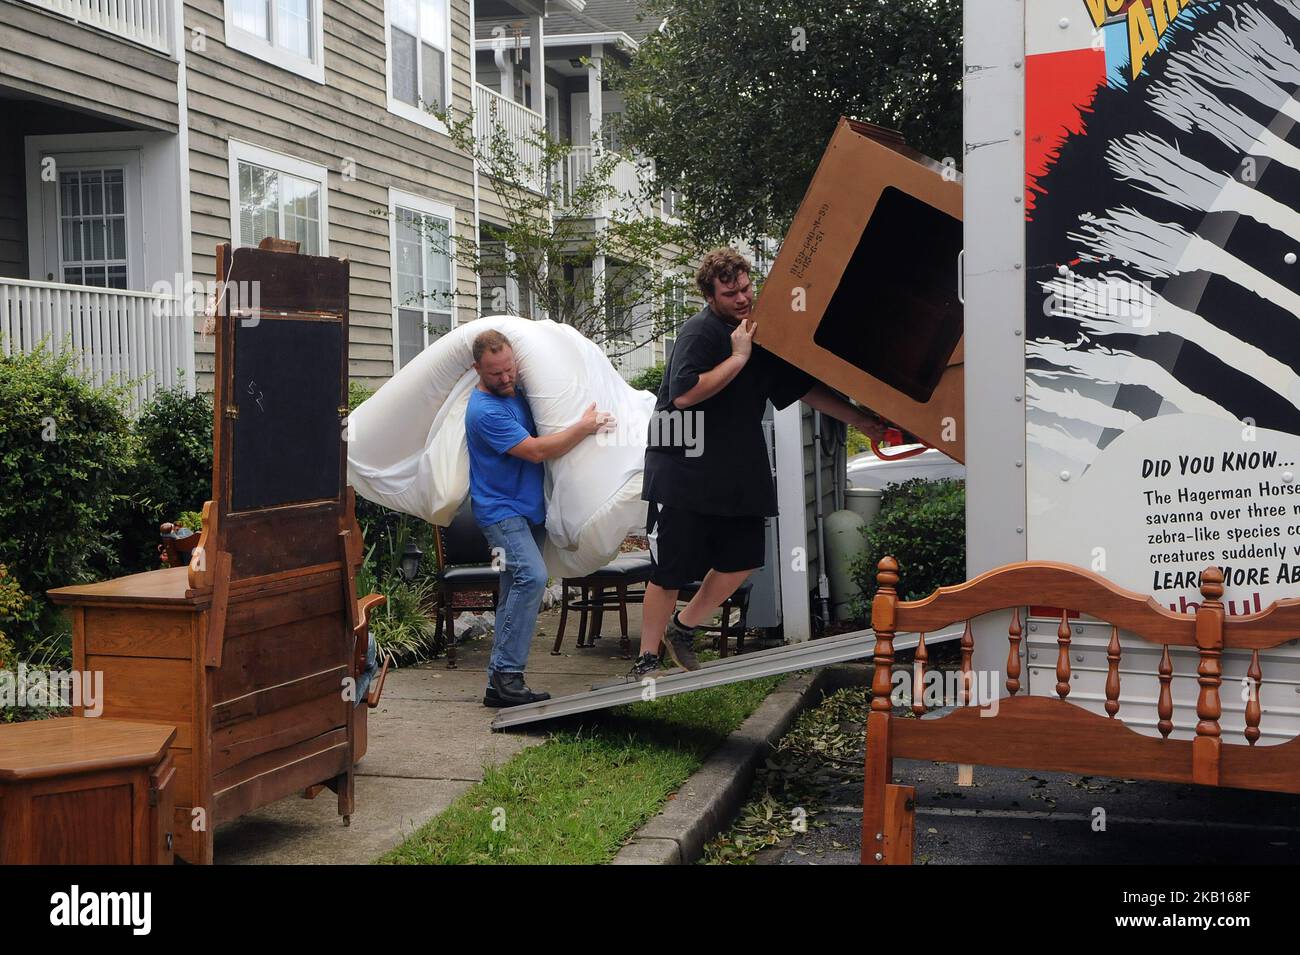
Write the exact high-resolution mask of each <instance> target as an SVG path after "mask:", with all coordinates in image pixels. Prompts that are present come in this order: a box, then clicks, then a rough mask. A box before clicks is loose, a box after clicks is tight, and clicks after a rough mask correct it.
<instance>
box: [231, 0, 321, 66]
mask: <svg viewBox="0 0 1300 955" xmlns="http://www.w3.org/2000/svg"><path fill="white" fill-rule="evenodd" d="M275 2H276V0H272V4H271V18H270V20H271V22H270V24H269V28H270V33H271V36H272V37H274V36H275V21H276V16H275ZM308 2H309V3H310V4H311V22H312V25H311V45H312V51H311V57H310V58H308V57H303V56H299V55H298V54H297V53H294V52H293V51H292V50H286V49H285V48H284V47H280V46H276V45H275V44H274V43H272V42H270V41H268V40H264V39H263V38H262V37H260V36H258V35H257V34H256V33H249V32H248V31H247V30H241V29H240V28H239V27H237V26H235V18H234V15H233V7H234V2H233V0H224V2H223V4H222V20H223V21H224V23H225V28H226V46H228V47H230V49H232V50H238V51H239V52H240V53H247V54H248V55H249V56H255V57H257V58H258V59H259V60H265V61H266V62H267V63H270V64H272V65H274V66H278V67H280V68H281V69H284V70H288V71H289V72H290V73H297V74H298V75H299V76H304V77H306V78H307V79H309V80H311V81H312V82H313V83H324V82H325V0H308Z"/></svg>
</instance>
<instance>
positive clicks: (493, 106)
mask: <svg viewBox="0 0 1300 955" xmlns="http://www.w3.org/2000/svg"><path fill="white" fill-rule="evenodd" d="M494 127H499V128H501V129H503V130H504V131H505V134H506V136H507V137H509V139H510V143H511V145H512V146H513V147H514V151H515V155H516V156H517V157H518V159H519V162H520V164H521V165H522V166H523V168H524V169H525V170H526V171H527V172H528V173H529V175H528V186H529V188H531V189H532V190H533V191H534V192H544V191H545V190H546V174H545V173H546V171H545V170H544V169H543V168H542V150H541V147H540V146H538V145H537V143H536V142H535V141H534V140H533V137H535V136H536V135H537V132H538V131H539V130H540V129H541V128H542V117H541V114H539V113H536V112H534V111H533V110H531V109H529V108H528V107H527V106H522V105H520V104H519V103H516V102H515V101H514V100H512V99H508V98H506V97H505V96H502V95H501V94H500V93H498V92H496V91H495V90H492V89H489V88H488V87H486V86H484V85H483V84H482V83H478V84H475V86H474V138H475V139H476V140H478V144H479V148H480V149H484V150H487V149H490V148H491V143H492V131H493V128H494Z"/></svg>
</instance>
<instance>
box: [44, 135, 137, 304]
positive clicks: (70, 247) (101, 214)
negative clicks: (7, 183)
mask: <svg viewBox="0 0 1300 955" xmlns="http://www.w3.org/2000/svg"><path fill="white" fill-rule="evenodd" d="M33 158H34V160H35V161H34V163H32V164H31V166H30V167H29V169H28V177H29V179H28V182H29V187H28V197H29V212H30V213H31V221H30V222H29V223H28V235H29V242H30V247H31V263H30V266H29V270H30V275H31V277H32V278H33V279H35V280H38V281H50V282H63V283H66V284H69V285H92V286H97V287H100V288H121V289H129V288H140V287H142V286H141V285H140V283H142V282H143V281H144V280H145V276H144V261H143V260H144V243H143V206H142V201H141V190H140V153H139V150H134V149H125V150H104V151H95V152H75V153H69V152H41V153H39V154H38V155H36V156H34V157H33Z"/></svg>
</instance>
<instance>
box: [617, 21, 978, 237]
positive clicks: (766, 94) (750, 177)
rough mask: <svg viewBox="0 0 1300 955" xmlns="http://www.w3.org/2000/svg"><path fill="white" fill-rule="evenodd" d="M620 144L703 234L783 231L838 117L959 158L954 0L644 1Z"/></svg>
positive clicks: (624, 73)
mask: <svg viewBox="0 0 1300 955" xmlns="http://www.w3.org/2000/svg"><path fill="white" fill-rule="evenodd" d="M647 5H648V8H649V11H650V13H651V14H654V15H656V16H661V17H666V18H667V22H666V23H665V25H664V28H663V29H662V30H661V31H659V32H657V33H653V34H651V35H650V36H649V37H648V38H647V39H646V40H645V41H644V42H643V43H642V44H641V47H640V49H639V50H638V51H637V54H636V56H635V57H634V58H633V60H632V61H631V64H630V65H629V66H627V67H622V68H620V67H618V66H616V65H614V66H612V67H611V68H610V70H609V73H608V75H609V76H610V82H611V85H613V86H614V87H615V88H616V89H619V90H621V91H622V92H623V96H624V101H625V104H626V105H625V112H624V114H623V126H622V129H623V134H624V137H625V141H627V142H628V143H630V144H631V145H632V146H633V147H634V148H636V149H637V150H638V151H639V152H640V153H642V154H644V155H646V156H648V157H650V158H651V159H653V160H654V162H655V167H656V171H657V174H658V176H659V179H660V182H661V185H672V186H674V187H675V188H677V189H678V190H679V191H680V192H681V194H682V197H683V201H682V205H681V212H680V215H681V217H682V218H683V220H684V221H685V222H686V223H687V224H688V225H689V227H690V229H691V232H692V235H693V236H694V237H695V239H696V241H697V242H699V243H700V244H702V245H711V244H716V243H718V242H721V241H727V240H729V239H731V238H733V237H741V238H744V239H747V240H749V241H750V242H754V243H757V242H758V241H759V240H760V239H761V238H762V237H763V236H780V235H784V234H785V231H786V229H787V228H788V226H789V223H790V220H791V219H792V218H793V216H794V213H795V210H796V209H797V208H798V205H799V200H800V199H801V198H802V197H803V194H804V191H805V190H806V189H807V186H808V183H809V181H810V180H811V179H812V175H813V172H814V170H815V169H816V168H817V162H818V160H819V158H820V157H821V154H822V151H823V150H824V148H825V146H826V142H827V140H828V139H829V138H830V135H831V133H832V131H833V130H834V128H835V124H836V122H837V121H838V119H839V117H840V116H841V115H844V116H849V117H851V118H854V119H859V120H864V121H867V122H871V123H876V124H878V125H881V126H887V127H890V128H893V129H897V130H899V131H900V132H902V133H903V135H904V136H905V137H906V139H907V143H908V145H910V146H911V147H912V148H914V149H917V150H920V151H921V152H923V153H926V154H928V155H930V156H933V157H935V158H936V159H943V158H946V157H953V159H954V161H955V162H956V163H957V164H958V165H960V162H961V146H962V138H961V69H962V50H961V15H962V6H961V3H960V0H889V2H884V0H861V2H851V3H845V2H842V0H648V3H647Z"/></svg>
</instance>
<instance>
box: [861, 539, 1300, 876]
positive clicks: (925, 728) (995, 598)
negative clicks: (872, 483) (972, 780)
mask: <svg viewBox="0 0 1300 955" xmlns="http://www.w3.org/2000/svg"><path fill="white" fill-rule="evenodd" d="M876 579H877V581H878V583H879V585H880V586H879V590H878V592H877V594H876V596H875V598H874V600H873V601H872V622H873V623H874V625H875V630H876V637H877V643H876V649H875V656H874V662H875V674H874V677H873V682H872V700H871V712H870V714H869V716H868V717H867V754H866V777H865V781H864V785H863V799H862V808H863V815H862V861H863V863H864V864H870V865H879V864H908V863H910V862H911V860H912V833H913V825H914V812H915V799H916V793H915V790H914V788H913V787H911V786H906V785H895V784H894V783H893V760H894V758H895V757H898V758H911V759H925V760H935V761H938V762H951V763H959V764H975V765H986V766H1006V767H1014V768H1018V769H1030V770H1045V771H1049V772H1066V773H1080V774H1085V775H1098V776H1119V777H1125V778H1138V779H1149V780H1155V781H1160V782H1178V783H1198V784H1200V785H1205V786H1232V787H1235V788H1240V789H1257V790H1269V791H1276V792H1288V793H1300V737H1296V738H1293V739H1291V740H1288V741H1287V742H1285V743H1281V744H1279V745H1275V746H1263V747H1259V748H1254V747H1255V743H1256V742H1257V741H1258V740H1259V738H1260V721H1261V714H1262V710H1261V707H1260V703H1259V688H1260V685H1261V682H1262V680H1263V679H1264V675H1263V672H1262V668H1261V666H1260V651H1266V650H1269V649H1271V648H1273V647H1277V646H1279V645H1281V644H1283V643H1286V642H1287V641H1289V640H1292V639H1294V638H1295V635H1296V634H1297V633H1300V598H1291V599H1287V600H1282V601H1278V602H1276V603H1274V604H1272V605H1271V606H1269V607H1268V608H1267V609H1265V610H1264V611H1262V612H1261V613H1255V614H1250V615H1248V616H1242V617H1234V618H1232V619H1225V615H1224V607H1223V603H1222V601H1221V599H1220V598H1222V596H1223V574H1222V572H1221V571H1220V570H1219V569H1218V568H1215V567H1210V568H1207V569H1206V570H1205V571H1204V572H1203V573H1202V575H1201V581H1202V582H1201V595H1202V598H1203V599H1202V601H1201V604H1200V606H1199V607H1198V608H1197V609H1196V612H1195V613H1175V612H1173V611H1170V610H1168V609H1166V608H1164V607H1162V606H1160V605H1159V604H1158V603H1157V602H1156V601H1155V600H1154V599H1153V598H1151V597H1147V596H1144V595H1142V594H1137V593H1133V592H1131V591H1128V590H1124V589H1122V588H1120V587H1116V586H1115V585H1114V584H1112V583H1110V582H1109V581H1107V580H1106V579H1105V578H1103V577H1101V576H1099V575H1097V574H1094V573H1092V572H1090V571H1087V570H1084V569H1082V568H1079V567H1073V566H1071V565H1068V564H1059V563H1046V562H1036V561H1030V562H1023V563H1017V564H1009V565H1007V566H1005V567H999V568H997V569H996V570H991V571H989V572H988V573H986V574H981V575H980V576H979V577H976V578H974V579H973V580H970V581H967V582H966V583H963V584H959V585H957V586H953V587H941V588H940V589H938V590H937V591H935V592H934V593H933V594H931V595H930V596H929V597H927V598H925V599H924V600H916V601H900V600H899V599H898V593H897V590H896V586H897V584H898V580H899V576H898V563H897V561H895V560H894V559H893V558H892V557H886V558H884V559H883V560H881V561H880V564H879V571H878V573H877V575H876ZM1035 605H1037V606H1042V605H1047V606H1051V607H1053V608H1061V609H1060V611H1059V612H1060V624H1059V625H1058V628H1057V641H1056V642H1057V645H1058V653H1057V659H1056V686H1055V694H1056V695H1055V698H1053V697H1050V696H1037V695H1033V696H1030V695H1024V694H1021V693H1020V690H1021V682H1020V675H1021V661H1020V643H1021V637H1022V633H1023V630H1022V627H1021V622H1020V621H1021V616H1020V610H1021V608H1022V607H1028V606H1035ZM996 610H1011V611H1012V616H1011V622H1010V625H1009V627H1008V630H1007V635H1008V644H1009V646H1008V652H1007V656H1006V673H1005V677H1006V683H1005V686H1006V692H1007V694H1008V696H1007V697H1004V698H1002V699H1000V700H999V704H998V710H997V713H996V715H994V716H988V715H987V714H982V712H981V710H980V708H978V707H975V706H962V705H959V706H957V707H956V708H955V709H954V710H953V711H952V712H950V713H949V714H948V715H946V716H941V717H938V718H930V719H894V718H893V715H892V712H891V709H892V708H891V703H890V692H891V689H892V669H893V665H894V636H895V634H897V633H900V632H907V633H918V634H920V635H921V638H920V643H919V644H918V646H917V649H916V657H915V664H914V668H913V673H912V687H913V691H912V710H913V713H914V714H915V715H916V716H918V717H919V716H921V715H923V714H924V713H925V712H926V705H925V697H924V693H923V692H922V690H923V687H924V681H925V666H926V662H927V659H928V655H927V652H926V648H925V634H926V633H933V632H935V631H937V630H940V629H941V628H944V627H947V626H949V625H951V624H954V623H959V622H961V621H963V620H964V621H966V630H965V633H964V634H963V636H962V641H961V672H962V675H963V678H964V679H963V680H961V681H959V685H960V687H961V696H962V699H961V700H960V701H959V702H962V703H967V702H970V701H971V692H970V687H971V686H972V680H973V677H974V674H973V672H972V668H971V658H972V655H973V653H974V649H975V638H974V636H973V632H972V630H971V627H970V620H971V618H973V617H977V616H979V615H981V614H986V613H989V612H992V611H996ZM1071 610H1077V611H1081V612H1083V613H1086V614H1088V615H1090V616H1091V617H1094V618H1097V619H1099V620H1102V621H1104V622H1106V623H1109V624H1110V625H1111V628H1110V640H1109V644H1108V646H1107V650H1106V660H1107V674H1106V681H1105V703H1104V709H1105V712H1106V715H1105V716H1102V715H1100V714H1099V713H1095V712H1092V711H1089V710H1085V709H1083V708H1082V707H1081V706H1078V705H1075V704H1074V703H1072V702H1071V701H1070V700H1069V695H1070V683H1071V679H1072V673H1071V656H1070V643H1071V637H1072V628H1071V626H1070V611H1071ZM1121 630H1123V631H1125V634H1126V639H1128V636H1127V635H1128V634H1132V635H1133V636H1134V637H1136V638H1138V639H1140V640H1143V641H1146V642H1149V643H1152V644H1158V645H1160V646H1161V647H1162V648H1163V650H1162V653H1161V655H1160V662H1159V664H1158V668H1157V673H1156V678H1157V680H1158V683H1159V695H1158V699H1157V702H1156V707H1155V708H1156V715H1157V716H1158V722H1157V723H1156V726H1157V729H1158V731H1159V733H1160V736H1159V737H1158V738H1157V737H1152V736H1145V735H1142V734H1140V733H1137V732H1136V731H1134V730H1132V729H1130V728H1129V727H1128V726H1126V725H1125V724H1124V723H1123V722H1121V721H1120V720H1119V719H1117V718H1116V717H1117V716H1118V715H1119V712H1120V664H1121V662H1122V660H1123V654H1124V647H1123V646H1122V645H1121V641H1120V631H1121ZM1171 646H1174V647H1189V648H1195V650H1196V652H1197V655H1198V665H1197V668H1196V676H1197V683H1198V684H1199V688H1200V689H1199V696H1198V698H1197V701H1196V715H1197V719H1198V722H1197V724H1196V731H1195V736H1194V738H1192V739H1190V740H1186V739H1171V738H1170V734H1171V733H1172V732H1173V729H1174V723H1173V712H1174V703H1173V694H1172V690H1171V683H1172V681H1173V676H1174V668H1173V664H1172V662H1171V660H1170V655H1169V648H1170V647H1171ZM1225 649H1227V650H1249V651H1250V653H1251V658H1250V666H1249V669H1248V670H1247V678H1248V680H1249V681H1250V684H1251V686H1252V689H1253V692H1252V693H1251V694H1250V697H1249V699H1248V701H1247V702H1246V706H1245V728H1244V731H1243V734H1242V735H1243V737H1244V741H1243V742H1228V741H1225V740H1224V739H1223V738H1222V732H1221V728H1220V725H1219V718H1220V716H1221V714H1222V705H1221V699H1220V688H1221V684H1222V668H1221V657H1222V655H1223V652H1224V650H1225ZM1130 672H1131V670H1130Z"/></svg>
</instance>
